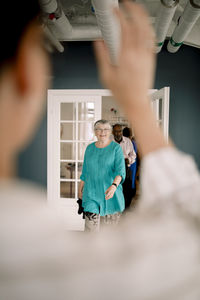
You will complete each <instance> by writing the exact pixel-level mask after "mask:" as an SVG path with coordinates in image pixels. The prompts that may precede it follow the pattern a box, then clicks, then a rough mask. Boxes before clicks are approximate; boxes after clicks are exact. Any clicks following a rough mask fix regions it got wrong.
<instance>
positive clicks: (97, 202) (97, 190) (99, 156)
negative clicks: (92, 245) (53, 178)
mask: <svg viewBox="0 0 200 300" xmlns="http://www.w3.org/2000/svg"><path fill="white" fill-rule="evenodd" d="M117 175H120V176H121V177H122V181H121V183H120V184H119V186H118V188H117V189H116V192H115V194H114V196H113V198H111V199H109V200H106V199H105V191H106V190H107V189H108V188H109V186H110V185H111V184H112V183H113V180H114V179H115V177H116V176H117ZM125 176H126V171H125V161H124V156H123V152H122V149H121V147H120V145H119V144H117V143H116V142H114V141H112V142H111V143H110V144H109V145H108V146H107V147H105V148H97V147H96V146H95V142H94V143H92V144H90V145H88V146H87V148H86V151H85V156H84V162H83V169H82V174H81V176H80V179H81V180H83V181H84V189H83V199H82V200H83V204H82V205H83V208H84V211H88V212H92V213H96V214H100V215H101V216H105V215H108V214H114V213H117V212H122V211H123V210H124V195H123V190H122V183H123V181H124V179H125Z"/></svg>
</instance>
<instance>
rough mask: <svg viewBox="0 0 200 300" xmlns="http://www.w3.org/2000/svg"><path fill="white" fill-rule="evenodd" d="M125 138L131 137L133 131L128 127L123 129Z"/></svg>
mask: <svg viewBox="0 0 200 300" xmlns="http://www.w3.org/2000/svg"><path fill="white" fill-rule="evenodd" d="M123 136H125V137H131V129H130V128H128V127H124V129H123Z"/></svg>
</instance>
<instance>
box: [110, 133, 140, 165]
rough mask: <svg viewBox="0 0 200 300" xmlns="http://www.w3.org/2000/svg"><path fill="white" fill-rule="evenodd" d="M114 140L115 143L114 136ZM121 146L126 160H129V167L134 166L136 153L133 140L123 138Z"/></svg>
mask: <svg viewBox="0 0 200 300" xmlns="http://www.w3.org/2000/svg"><path fill="white" fill-rule="evenodd" d="M112 140H113V141H115V139H114V136H112ZM115 142H116V141H115ZM116 143H117V142H116ZM119 144H120V146H121V147H122V151H123V154H124V158H125V159H126V158H128V160H129V165H132V164H133V163H134V162H135V159H136V153H135V150H134V148H133V144H132V142H131V140H130V139H129V138H127V137H125V136H122V141H121V142H120V143H119Z"/></svg>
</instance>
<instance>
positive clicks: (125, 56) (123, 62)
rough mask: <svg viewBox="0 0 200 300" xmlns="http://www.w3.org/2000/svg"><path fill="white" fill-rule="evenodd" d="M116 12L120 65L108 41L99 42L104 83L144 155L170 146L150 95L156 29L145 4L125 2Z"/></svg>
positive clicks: (100, 66) (99, 57) (97, 49)
mask: <svg viewBox="0 0 200 300" xmlns="http://www.w3.org/2000/svg"><path fill="white" fill-rule="evenodd" d="M115 14H116V16H117V17H118V19H119V22H120V24H121V49H120V53H119V58H118V65H117V66H114V65H112V64H111V62H110V60H109V53H108V50H107V48H106V46H105V44H104V42H103V41H97V42H95V50H96V56H97V62H98V65H99V73H100V77H101V80H102V82H103V84H104V85H105V86H106V87H107V88H108V89H110V90H111V91H112V93H113V95H114V97H115V99H116V100H117V101H118V103H119V105H121V106H122V107H123V110H124V112H125V113H126V115H127V116H128V119H129V120H130V122H131V124H132V126H133V129H134V134H135V137H136V140H137V143H138V147H139V151H140V154H141V156H144V155H146V154H148V153H149V152H151V151H154V150H157V149H159V148H162V147H166V146H168V144H167V142H166V141H165V139H164V137H163V134H162V132H161V131H160V129H159V128H158V127H157V124H156V120H155V117H154V115H153V112H152V110H151V106H150V99H149V98H148V89H150V88H152V85H153V81H154V70H155V54H154V44H155V38H154V32H153V29H152V27H151V26H150V20H149V18H148V15H147V13H146V12H145V10H144V9H143V7H142V6H141V5H138V4H136V3H132V2H129V1H124V2H123V9H121V10H118V9H115Z"/></svg>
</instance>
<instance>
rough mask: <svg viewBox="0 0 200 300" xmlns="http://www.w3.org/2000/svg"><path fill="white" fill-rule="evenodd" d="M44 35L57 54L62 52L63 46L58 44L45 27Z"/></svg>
mask: <svg viewBox="0 0 200 300" xmlns="http://www.w3.org/2000/svg"><path fill="white" fill-rule="evenodd" d="M43 30H44V33H45V35H46V37H47V38H48V40H49V41H50V43H51V45H52V46H54V47H55V48H56V49H57V50H58V51H59V52H63V51H64V47H63V45H62V44H61V43H60V42H59V40H58V39H57V38H56V37H55V36H54V35H53V33H52V32H51V31H50V30H49V28H48V27H47V26H44V27H43Z"/></svg>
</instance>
